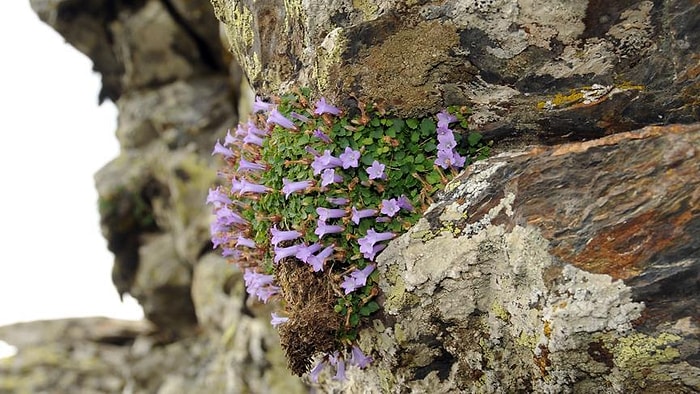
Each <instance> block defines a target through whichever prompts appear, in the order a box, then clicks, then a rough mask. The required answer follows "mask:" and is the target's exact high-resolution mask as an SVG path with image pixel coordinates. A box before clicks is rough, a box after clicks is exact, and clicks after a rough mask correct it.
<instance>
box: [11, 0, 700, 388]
mask: <svg viewBox="0 0 700 394" xmlns="http://www.w3.org/2000/svg"><path fill="white" fill-rule="evenodd" d="M88 3H89V4H88ZM608 3H610V4H608ZM608 3H606V2H601V1H588V2H568V1H553V2H551V1H550V2H541V1H531V0H519V1H515V0H493V1H463V0H447V1H379V2H366V1H352V2H350V1H338V0H334V1H313V2H312V1H300V0H285V1H271V0H256V1H249V0H243V1H233V0H211V4H209V3H208V2H207V1H206V0H190V1H181V0H167V1H166V0H162V1H161V0H138V1H108V0H103V1H97V2H95V1H93V2H87V1H81V0H62V1H54V0H52V1H48V0H32V6H33V7H34V9H35V10H36V11H37V13H38V14H39V15H40V16H41V18H42V19H43V20H44V21H46V22H47V23H49V24H50V25H52V26H53V27H54V28H55V29H56V30H58V31H59V32H60V33H61V34H63V35H64V37H66V39H67V40H68V42H70V43H71V44H72V45H74V46H75V47H76V48H78V49H80V50H81V51H83V52H84V53H86V54H87V55H88V56H90V57H91V58H92V59H93V61H94V63H95V69H96V70H97V71H99V72H100V73H101V74H102V77H103V89H102V93H101V94H100V99H110V100H113V101H115V102H116V103H117V106H118V108H119V111H120V112H119V126H118V130H117V131H116V133H117V137H118V139H119V141H120V144H121V146H122V152H121V154H120V156H119V157H118V158H116V159H114V160H113V161H112V162H111V163H109V164H108V165H107V166H106V167H105V168H104V169H102V170H101V171H100V172H99V173H98V174H97V175H96V181H97V188H98V191H99V194H100V201H99V208H100V212H101V215H102V224H103V232H104V235H105V237H106V238H107V240H108V244H109V248H110V250H111V251H113V252H114V254H115V265H114V272H113V280H114V283H115V286H116V287H117V289H118V291H119V292H120V294H126V293H128V294H131V295H133V296H135V297H136V298H137V299H138V300H139V302H140V303H141V305H143V307H144V310H145V312H146V315H147V317H148V319H149V320H150V321H151V322H152V323H153V325H152V326H149V327H146V326H145V325H138V326H130V325H124V323H119V322H109V321H104V320H71V321H67V322H66V321H64V322H53V323H36V324H34V325H22V326H12V327H7V328H3V329H0V338H8V342H10V343H13V344H15V345H17V346H18V347H19V354H18V355H17V356H16V357H14V358H11V359H7V360H4V361H2V362H0V373H2V377H3V379H0V392H16V391H20V392H21V391H35V392H37V391H42V390H49V389H52V390H58V391H61V390H63V391H66V392H87V393H89V392H105V391H107V392H134V393H142V392H143V393H153V392H158V393H176V392H193V393H198V392H217V393H218V392H221V393H224V392H225V393H238V392H282V391H285V392H290V393H293V392H304V391H308V386H306V385H305V384H304V383H302V382H303V381H302V380H300V379H298V378H295V377H292V376H291V375H290V374H289V372H288V371H287V370H286V366H285V361H284V360H283V358H282V354H281V350H280V347H279V343H278V336H277V334H276V333H275V331H274V330H273V329H272V327H271V326H270V324H269V310H268V309H266V307H265V306H261V305H258V304H254V303H252V302H250V301H248V300H247V299H246V297H245V292H244V286H243V283H242V280H241V275H240V273H239V272H238V271H236V270H235V269H233V268H232V267H231V266H229V265H227V264H226V263H225V262H224V261H223V260H222V259H221V258H219V257H218V256H216V255H215V254H212V253H211V244H210V242H209V229H208V227H209V222H210V220H211V219H210V214H209V211H208V208H206V207H205V206H204V204H203V202H204V199H205V196H206V191H207V189H208V187H209V186H210V185H211V184H212V183H214V182H215V168H216V167H217V166H218V165H219V164H218V163H216V162H214V161H213V160H212V159H211V156H210V152H211V148H212V146H213V143H214V141H215V140H216V139H217V138H221V137H222V135H223V134H224V133H225V130H226V128H228V127H231V126H233V125H235V122H236V121H237V118H238V111H237V106H238V102H237V100H238V99H239V97H240V92H239V88H238V87H239V86H240V80H241V73H240V69H239V68H238V67H237V66H236V65H235V63H233V62H232V59H231V58H230V55H228V54H227V52H226V50H225V47H226V45H225V44H222V41H221V40H220V33H219V25H218V23H217V21H216V17H218V19H219V20H220V21H221V22H222V26H223V27H224V30H225V32H226V35H227V36H228V38H229V40H230V41H231V49H232V53H233V55H234V56H235V58H236V60H237V61H238V63H240V64H241V65H242V69H243V71H244V72H245V74H246V75H247V77H248V79H249V80H250V81H251V83H252V85H253V87H254V88H255V89H256V91H257V93H258V94H261V95H263V96H267V95H274V94H277V93H279V92H280V91H282V90H284V89H285V88H287V87H290V86H293V85H305V86H309V87H310V88H312V89H313V90H314V91H315V92H316V93H318V94H319V95H320V94H323V95H325V96H326V97H327V98H328V99H329V100H332V101H334V102H336V103H345V104H348V105H352V104H354V103H355V101H356V100H357V99H359V100H362V101H365V102H376V103H379V104H382V105H383V106H384V107H385V108H387V109H388V110H391V111H394V113H396V114H397V115H399V116H422V115H426V114H432V113H435V112H437V111H439V110H440V109H442V108H443V107H444V106H447V105H453V104H454V105H463V106H467V107H469V108H471V111H472V112H471V115H470V118H469V123H470V127H471V128H473V129H474V130H477V131H480V132H482V133H483V134H484V135H485V136H486V137H487V138H490V139H493V140H494V141H496V148H497V150H498V151H499V152H500V154H499V155H498V156H496V157H493V158H491V159H489V160H487V161H484V162H480V163H477V164H476V165H473V166H471V167H470V168H468V169H467V170H466V171H464V172H463V173H462V174H460V175H459V176H458V177H457V179H455V180H454V181H452V182H451V183H450V184H448V186H447V188H446V190H445V192H444V193H443V195H442V197H441V198H440V199H439V200H438V201H437V202H436V203H435V204H434V205H433V206H432V207H431V208H430V210H429V211H428V212H427V213H426V214H425V215H424V218H423V219H421V221H420V222H419V223H418V224H417V225H416V226H415V227H414V228H412V229H411V230H409V231H408V232H407V233H406V234H404V235H403V236H401V237H399V238H397V239H396V240H394V241H393V242H392V243H391V244H390V245H389V246H388V247H387V249H386V250H385V251H384V252H382V253H381V254H380V255H379V257H378V269H379V271H380V272H381V273H382V278H383V279H382V282H381V287H382V291H383V294H382V295H381V297H382V301H383V302H382V304H383V307H384V310H383V312H382V314H381V316H379V317H378V318H376V319H375V320H374V321H373V327H372V328H371V329H367V330H365V331H363V332H362V333H361V336H360V344H361V347H362V348H363V350H365V351H368V352H369V353H370V354H371V355H372V356H373V357H374V359H375V363H374V364H373V365H372V366H371V367H370V368H368V369H366V370H364V371H359V370H357V369H355V368H354V367H352V368H349V369H348V370H347V377H348V379H347V380H346V381H344V382H338V381H334V380H332V379H331V377H330V375H329V373H328V372H324V373H323V374H321V376H320V379H319V384H318V386H317V389H318V390H320V391H325V392H347V393H366V392H377V393H379V392H381V393H384V392H401V393H403V392H416V393H422V392H429V393H437V392H444V393H452V392H543V393H545V392H580V393H615V392H630V393H643V392H648V393H656V392H664V393H665V392H669V393H690V392H698V391H700V361H699V360H700V354H699V353H698V349H699V348H700V340H699V339H698V336H699V335H700V321H699V316H700V310H699V309H700V308H699V303H700V302H699V301H698V300H699V299H700V298H699V296H700V251H699V247H698V245H700V238H699V237H700V219H699V218H700V194H699V192H698V190H700V166H699V165H698V162H699V156H700V152H699V151H698V150H699V148H698V147H699V146H700V123H697V122H699V121H700V112H699V109H698V101H697V96H698V91H699V89H698V86H699V85H698V78H700V72H699V70H700V68H699V67H700V66H699V65H698V60H697V59H698V55H699V54H698V45H699V43H700V37H698V34H700V33H699V32H700V29H698V28H697V24H698V20H700V6H699V5H698V4H697V3H696V2H691V1H687V0H667V1H654V2H652V1H634V0H633V1H623V2H608ZM212 4H213V8H212V7H211V5H212ZM672 123H674V124H672ZM675 123H685V124H686V125H681V124H675ZM655 124H658V125H657V126H650V127H646V128H643V126H649V125H655ZM631 130H634V131H631ZM533 145H534V146H533ZM39 327H40V328H39ZM56 327H57V328H56ZM75 327H78V328H75ZM100 327H107V328H105V329H104V330H102V331H101V329H100ZM42 330H44V331H42ZM33 332H44V333H43V334H37V336H42V335H43V339H31V338H30V339H26V337H25V339H21V338H22V337H21V336H20V334H23V333H24V334H23V335H29V334H31V333H33ZM56 332H60V333H64V332H67V333H69V335H58V334H56ZM70 333H72V334H70ZM36 371H40V372H41V373H40V374H39V373H37V372H36ZM6 376H8V377H11V378H9V379H8V378H6ZM93 376H99V377H100V378H96V379H93V378H92V377H93Z"/></svg>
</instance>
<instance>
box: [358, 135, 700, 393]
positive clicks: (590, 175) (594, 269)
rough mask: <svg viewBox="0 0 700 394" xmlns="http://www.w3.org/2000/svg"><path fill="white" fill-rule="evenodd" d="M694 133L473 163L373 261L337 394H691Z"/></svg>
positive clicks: (698, 353) (699, 385) (697, 301)
mask: <svg viewBox="0 0 700 394" xmlns="http://www.w3.org/2000/svg"><path fill="white" fill-rule="evenodd" d="M698 155H700V124H695V125H692V126H668V127H648V128H645V129H642V130H639V131H635V132H628V133H621V134H616V135H614V136H610V137H606V138H602V139H598V140H593V141H589V142H583V143H571V144H565V145H558V146H555V147H549V148H542V147H538V148H533V149H530V150H527V151H524V152H518V153H514V152H511V153H507V154H502V155H500V156H498V157H495V158H492V159H489V160H488V161H485V162H481V163H477V164H475V165H473V166H472V167H471V168H470V169H468V170H467V171H465V172H464V173H463V174H461V175H460V176H459V177H458V178H457V179H455V180H453V181H452V182H451V183H450V184H448V186H447V189H446V191H445V193H444V195H443V198H441V199H440V201H439V202H438V203H436V204H434V205H433V206H432V207H431V208H430V210H429V211H428V212H427V213H426V214H425V215H424V218H423V219H421V221H420V222H419V223H418V224H417V225H416V226H415V227H414V228H412V229H411V230H410V231H408V232H407V233H406V234H404V235H403V236H401V237H400V238H399V239H397V240H396V241H394V242H392V243H391V244H390V246H389V247H388V248H387V249H386V251H385V252H383V253H382V254H381V255H380V257H379V258H378V266H379V267H380V269H381V270H382V272H383V273H384V275H383V277H384V278H385V280H384V282H383V284H382V290H383V293H384V295H385V300H384V308H385V313H386V316H385V319H384V320H383V321H381V322H380V321H377V322H376V326H377V327H380V328H379V330H377V331H376V332H375V331H373V330H368V331H367V332H366V333H364V335H365V337H364V340H365V341H366V343H365V346H366V347H367V348H372V349H375V351H376V353H375V358H376V359H377V360H380V361H379V362H378V363H376V365H375V367H374V368H372V369H370V370H369V371H363V372H359V371H357V372H355V374H354V375H353V377H352V378H350V381H351V382H352V383H351V384H350V386H349V388H346V389H347V390H348V391H347V392H358V393H360V392H367V391H365V390H366V387H371V391H372V392H405V391H408V392H431V393H436V392H444V393H451V392H571V391H573V392H580V393H591V392H600V393H609V392H649V393H654V392H677V393H682V392H697V391H698V390H700V363H699V362H698V360H700V346H698V345H699V344H700V343H699V342H698V337H697V335H698V333H699V332H700V331H699V329H700V326H699V325H698V323H700V322H699V320H698V317H699V316H700V297H698V296H699V295H700V287H698V284H699V283H700V247H699V246H698V245H700V244H699V243H698V237H699V236H700V231H698V224H699V223H700V219H699V218H698V212H700V211H699V210H698V208H699V207H700V193H698V191H699V190H700V165H698V157H699V156H698Z"/></svg>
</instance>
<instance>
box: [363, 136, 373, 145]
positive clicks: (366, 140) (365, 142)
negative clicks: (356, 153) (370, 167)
mask: <svg viewBox="0 0 700 394" xmlns="http://www.w3.org/2000/svg"><path fill="white" fill-rule="evenodd" d="M360 143H361V144H362V145H364V146H369V145H372V144H373V143H374V140H373V139H372V138H371V137H366V138H363V139H362V141H360Z"/></svg>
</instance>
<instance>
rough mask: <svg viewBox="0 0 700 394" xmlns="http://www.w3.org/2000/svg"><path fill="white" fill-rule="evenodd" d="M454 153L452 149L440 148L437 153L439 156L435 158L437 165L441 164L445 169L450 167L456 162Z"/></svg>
mask: <svg viewBox="0 0 700 394" xmlns="http://www.w3.org/2000/svg"><path fill="white" fill-rule="evenodd" d="M454 159H455V157H454V153H453V152H452V150H440V151H438V153H437V158H436V159H435V165H437V166H440V167H442V168H444V169H448V168H450V165H452V163H453V162H454Z"/></svg>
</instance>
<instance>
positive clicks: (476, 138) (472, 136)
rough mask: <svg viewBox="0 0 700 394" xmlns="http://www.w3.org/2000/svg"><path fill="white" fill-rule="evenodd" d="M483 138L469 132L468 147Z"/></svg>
mask: <svg viewBox="0 0 700 394" xmlns="http://www.w3.org/2000/svg"><path fill="white" fill-rule="evenodd" d="M482 137H483V136H482V135H481V134H479V133H475V132H471V133H469V136H468V137H467V141H468V142H469V145H471V146H474V145H476V144H478V143H479V141H481V138H482Z"/></svg>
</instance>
